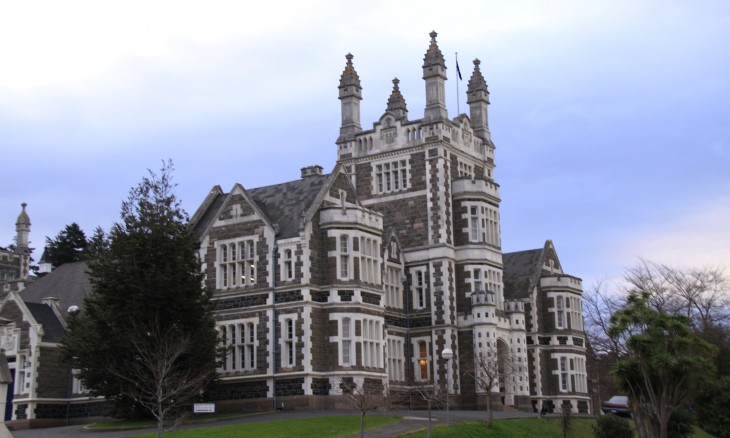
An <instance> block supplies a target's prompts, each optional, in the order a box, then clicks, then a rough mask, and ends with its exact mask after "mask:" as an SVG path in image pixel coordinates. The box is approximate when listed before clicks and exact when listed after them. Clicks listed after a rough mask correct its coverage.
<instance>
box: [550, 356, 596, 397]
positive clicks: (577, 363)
mask: <svg viewBox="0 0 730 438" xmlns="http://www.w3.org/2000/svg"><path fill="white" fill-rule="evenodd" d="M553 357H555V356H553ZM557 359H558V367H559V369H558V370H556V371H554V372H553V374H557V375H558V379H559V388H560V391H561V392H571V391H573V392H582V393H587V392H588V382H587V373H586V359H585V356H583V355H580V354H563V355H560V356H558V357H557Z"/></svg>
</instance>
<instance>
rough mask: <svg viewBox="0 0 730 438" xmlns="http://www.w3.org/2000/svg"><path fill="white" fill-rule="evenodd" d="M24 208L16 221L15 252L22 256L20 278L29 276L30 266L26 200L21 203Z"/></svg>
mask: <svg viewBox="0 0 730 438" xmlns="http://www.w3.org/2000/svg"><path fill="white" fill-rule="evenodd" d="M20 205H21V206H22V207H23V210H22V211H21V212H20V215H18V220H17V221H15V252H16V253H17V254H18V255H19V256H20V277H19V279H20V280H25V279H27V278H28V270H29V268H30V246H29V245H30V240H29V236H30V217H29V216H28V213H26V211H25V207H26V206H27V205H28V204H26V203H25V202H23V203H22V204H20Z"/></svg>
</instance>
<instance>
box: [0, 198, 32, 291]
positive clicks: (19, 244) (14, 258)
mask: <svg viewBox="0 0 730 438" xmlns="http://www.w3.org/2000/svg"><path fill="white" fill-rule="evenodd" d="M21 206H22V208H23V209H22V211H21V212H20V214H19V215H18V220H17V221H16V222H15V244H13V245H12V246H11V247H9V248H3V247H0V298H2V297H4V296H5V295H7V294H8V293H9V292H11V291H19V290H22V289H23V288H24V287H25V286H26V285H28V284H30V282H31V281H32V279H31V277H30V253H31V248H30V241H29V236H30V217H28V213H27V212H26V211H25V207H26V206H27V204H26V203H22V204H21Z"/></svg>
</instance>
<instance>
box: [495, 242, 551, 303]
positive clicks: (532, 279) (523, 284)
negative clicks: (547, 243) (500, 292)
mask: <svg viewBox="0 0 730 438" xmlns="http://www.w3.org/2000/svg"><path fill="white" fill-rule="evenodd" d="M543 251H544V248H539V249H528V250H526V251H517V252H508V253H504V254H503V255H502V264H503V266H504V274H503V277H502V279H503V280H504V297H505V299H508V300H514V299H520V298H529V296H530V293H531V292H532V286H533V285H535V284H537V282H538V281H539V278H540V272H541V271H542V260H543Z"/></svg>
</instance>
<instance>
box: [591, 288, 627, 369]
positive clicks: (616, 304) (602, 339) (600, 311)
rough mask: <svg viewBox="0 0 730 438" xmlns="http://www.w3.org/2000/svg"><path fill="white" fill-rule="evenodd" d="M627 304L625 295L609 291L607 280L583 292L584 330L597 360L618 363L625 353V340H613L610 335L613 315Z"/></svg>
mask: <svg viewBox="0 0 730 438" xmlns="http://www.w3.org/2000/svg"><path fill="white" fill-rule="evenodd" d="M625 302H626V298H625V296H624V295H623V294H619V293H616V292H612V291H611V290H609V284H608V283H607V281H606V280H599V281H596V282H594V283H593V286H592V287H591V288H590V289H587V290H586V291H584V292H583V312H584V314H583V318H584V329H585V333H586V336H588V340H589V341H590V343H591V347H592V348H593V350H594V352H595V355H596V357H597V358H602V357H605V358H608V359H609V360H611V361H616V360H617V359H618V357H619V356H621V355H622V354H623V352H624V347H623V345H624V342H623V341H625V340H624V339H621V340H619V339H612V338H611V337H610V336H609V335H608V331H609V328H610V327H611V315H613V314H614V313H615V312H616V311H617V310H619V309H621V308H622V307H623V306H624V304H625Z"/></svg>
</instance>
